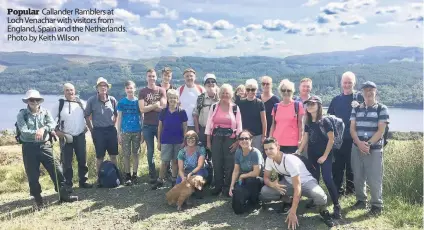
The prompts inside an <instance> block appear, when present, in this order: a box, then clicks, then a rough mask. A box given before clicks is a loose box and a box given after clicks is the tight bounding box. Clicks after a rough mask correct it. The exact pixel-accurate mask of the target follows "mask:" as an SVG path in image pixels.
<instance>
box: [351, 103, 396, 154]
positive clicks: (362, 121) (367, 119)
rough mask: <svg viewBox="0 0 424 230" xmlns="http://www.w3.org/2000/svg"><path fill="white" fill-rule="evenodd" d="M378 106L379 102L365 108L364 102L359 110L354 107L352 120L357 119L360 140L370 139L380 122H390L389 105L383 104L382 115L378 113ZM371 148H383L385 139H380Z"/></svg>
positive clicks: (357, 131)
mask: <svg viewBox="0 0 424 230" xmlns="http://www.w3.org/2000/svg"><path fill="white" fill-rule="evenodd" d="M377 108H378V104H377V103H375V104H374V105H373V106H370V107H368V108H365V106H364V103H362V104H361V105H360V106H359V108H358V109H357V110H358V112H356V110H355V109H352V114H351V115H350V120H351V121H353V120H355V121H356V133H357V134H358V138H359V140H361V141H368V140H369V139H370V138H371V137H372V136H373V135H374V134H375V133H376V132H377V130H378V123H379V122H385V123H388V122H389V111H388V109H387V107H386V106H385V105H383V104H381V111H380V115H378V114H377ZM371 148H372V149H381V148H383V139H380V140H379V141H378V142H377V143H374V144H373V145H372V146H371Z"/></svg>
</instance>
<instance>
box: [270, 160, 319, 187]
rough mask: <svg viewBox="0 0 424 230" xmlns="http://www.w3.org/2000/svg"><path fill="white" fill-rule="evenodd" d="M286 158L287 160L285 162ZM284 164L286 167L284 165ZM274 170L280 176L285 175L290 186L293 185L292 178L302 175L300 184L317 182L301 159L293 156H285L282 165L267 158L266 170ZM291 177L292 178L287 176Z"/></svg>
mask: <svg viewBox="0 0 424 230" xmlns="http://www.w3.org/2000/svg"><path fill="white" fill-rule="evenodd" d="M284 158H285V160H284ZM283 164H284V165H283ZM272 169H274V170H275V171H277V173H278V174H281V175H284V178H285V179H286V180H287V182H289V183H290V184H293V182H292V179H291V178H292V177H294V176H297V175H300V183H301V184H303V183H306V182H308V181H310V180H315V178H314V177H313V176H312V175H311V173H310V172H309V171H308V169H307V168H306V166H305V164H304V163H303V161H302V160H301V159H299V158H298V157H296V156H293V155H291V154H284V155H283V159H282V160H281V164H277V163H276V162H275V161H274V160H272V159H271V158H266V162H265V170H266V171H272ZM286 175H290V177H288V176H286Z"/></svg>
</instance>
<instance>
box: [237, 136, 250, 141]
mask: <svg viewBox="0 0 424 230" xmlns="http://www.w3.org/2000/svg"><path fill="white" fill-rule="evenodd" d="M248 140H250V138H249V137H240V138H239V141H248Z"/></svg>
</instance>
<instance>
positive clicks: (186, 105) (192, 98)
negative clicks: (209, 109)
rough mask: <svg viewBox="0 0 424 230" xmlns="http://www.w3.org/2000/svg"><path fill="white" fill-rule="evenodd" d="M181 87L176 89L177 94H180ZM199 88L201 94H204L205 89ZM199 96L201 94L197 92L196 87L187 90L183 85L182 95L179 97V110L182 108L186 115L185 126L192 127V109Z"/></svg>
mask: <svg viewBox="0 0 424 230" xmlns="http://www.w3.org/2000/svg"><path fill="white" fill-rule="evenodd" d="M181 87H182V86H180V87H179V88H178V89H177V92H178V94H180V88H181ZM200 87H201V88H202V90H203V91H202V92H205V89H204V88H203V87H202V86H200ZM200 94H201V92H200V91H199V89H198V88H197V86H193V88H189V87H188V86H187V85H185V86H184V89H183V93H182V95H180V103H181V108H183V109H184V110H185V111H186V113H187V118H188V120H187V126H194V121H193V109H194V108H196V102H197V97H199V95H200Z"/></svg>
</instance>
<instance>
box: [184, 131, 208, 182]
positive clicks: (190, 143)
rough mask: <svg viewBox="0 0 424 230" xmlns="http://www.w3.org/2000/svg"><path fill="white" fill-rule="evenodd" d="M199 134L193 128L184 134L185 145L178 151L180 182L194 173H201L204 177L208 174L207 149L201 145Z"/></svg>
mask: <svg viewBox="0 0 424 230" xmlns="http://www.w3.org/2000/svg"><path fill="white" fill-rule="evenodd" d="M198 143H199V136H198V135H197V134H196V132H194V131H193V130H190V131H188V132H187V133H186V134H185V136H184V144H185V147H184V148H182V149H181V150H180V151H179V152H178V177H177V181H176V183H177V184H179V183H181V182H182V181H184V180H186V179H187V178H189V177H190V176H192V175H200V176H202V177H203V178H204V179H206V177H207V176H208V171H207V170H206V168H205V157H206V150H205V148H204V147H202V146H199V145H198Z"/></svg>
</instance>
